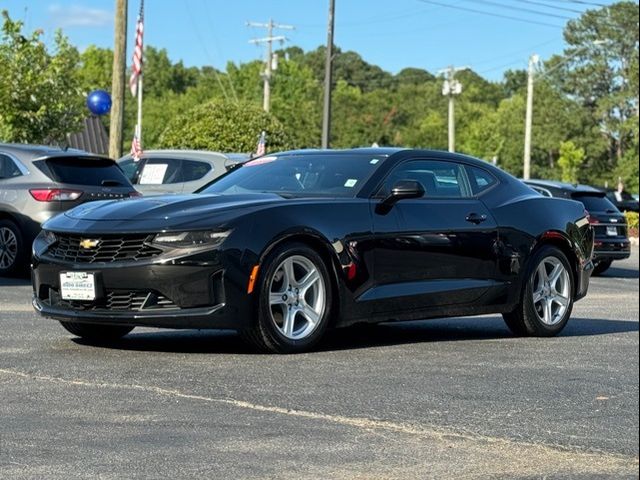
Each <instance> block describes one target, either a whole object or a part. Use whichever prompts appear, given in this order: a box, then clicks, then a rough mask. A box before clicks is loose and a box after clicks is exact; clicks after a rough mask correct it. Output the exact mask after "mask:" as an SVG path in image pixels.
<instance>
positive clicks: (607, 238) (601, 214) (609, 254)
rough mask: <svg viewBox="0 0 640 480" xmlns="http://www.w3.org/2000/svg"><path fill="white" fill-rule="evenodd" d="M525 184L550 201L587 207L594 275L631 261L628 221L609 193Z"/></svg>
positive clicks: (546, 183) (554, 184) (583, 187)
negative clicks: (618, 262)
mask: <svg viewBox="0 0 640 480" xmlns="http://www.w3.org/2000/svg"><path fill="white" fill-rule="evenodd" d="M524 183H526V184H527V185H529V186H530V187H531V188H532V189H534V190H535V191H536V192H538V193H540V194H541V195H544V196H546V197H560V198H570V199H572V200H577V201H579V202H581V203H582V204H583V205H584V208H585V210H587V212H589V217H590V220H589V222H590V223H591V225H593V229H594V232H595V239H594V242H593V243H594V245H593V246H594V249H593V250H594V253H593V263H594V265H595V269H594V271H593V274H594V275H600V274H602V273H604V272H605V271H606V270H607V269H608V268H609V267H610V266H611V263H612V262H613V261H614V260H621V259H624V258H629V256H630V255H631V246H630V243H629V234H628V232H627V219H626V218H625V216H624V215H623V214H622V213H621V212H620V210H618V209H617V208H616V206H615V205H614V204H613V203H611V201H609V199H608V198H607V196H606V194H605V192H603V191H602V190H597V189H595V188H593V187H590V186H588V185H572V184H570V183H562V182H554V181H551V180H525V181H524Z"/></svg>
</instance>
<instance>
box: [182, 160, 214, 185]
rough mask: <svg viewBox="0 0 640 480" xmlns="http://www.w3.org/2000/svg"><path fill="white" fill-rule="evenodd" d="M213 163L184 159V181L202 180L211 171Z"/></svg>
mask: <svg viewBox="0 0 640 480" xmlns="http://www.w3.org/2000/svg"><path fill="white" fill-rule="evenodd" d="M211 168H212V167H211V165H209V164H208V163H205V162H198V161H195V160H182V181H183V182H193V181H195V180H200V179H201V178H202V177H204V176H205V175H206V174H207V173H209V172H210V171H211Z"/></svg>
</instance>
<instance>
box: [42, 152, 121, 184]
mask: <svg viewBox="0 0 640 480" xmlns="http://www.w3.org/2000/svg"><path fill="white" fill-rule="evenodd" d="M33 163H34V165H36V166H37V167H38V168H39V169H40V170H42V172H43V173H44V174H45V175H47V176H48V177H49V178H51V179H52V180H53V181H55V182H58V183H67V184H73V185H92V186H106V187H120V186H128V185H130V183H129V180H127V178H126V177H125V175H124V173H123V172H122V170H120V168H118V165H117V164H116V163H115V162H114V161H113V160H109V159H108V158H83V157H59V158H49V159H47V160H38V161H36V162H33Z"/></svg>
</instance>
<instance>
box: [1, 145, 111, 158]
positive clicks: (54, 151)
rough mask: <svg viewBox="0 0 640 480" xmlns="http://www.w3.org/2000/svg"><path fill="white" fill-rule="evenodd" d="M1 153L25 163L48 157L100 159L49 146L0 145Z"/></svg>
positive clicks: (72, 150)
mask: <svg viewBox="0 0 640 480" xmlns="http://www.w3.org/2000/svg"><path fill="white" fill-rule="evenodd" d="M3 152H4V153H7V154H10V155H13V156H14V157H16V158H18V159H19V160H21V161H25V162H31V161H33V160H37V159H42V158H50V157H68V156H70V155H72V156H87V157H101V156H100V155H95V154H92V153H89V152H85V151H84V150H77V149H75V148H68V149H64V148H61V147H53V146H50V145H28V144H21V143H0V153H3ZM101 158H106V157H101Z"/></svg>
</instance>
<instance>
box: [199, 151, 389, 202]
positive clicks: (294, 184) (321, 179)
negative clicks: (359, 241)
mask: <svg viewBox="0 0 640 480" xmlns="http://www.w3.org/2000/svg"><path fill="white" fill-rule="evenodd" d="M385 158H386V155H371V154H365V153H348V154H344V155H336V154H329V155H327V154H304V155H300V154H297V155H296V154H285V155H272V156H267V157H261V158H257V159H255V160H250V161H249V162H246V163H245V164H244V165H243V166H242V167H240V168H237V169H235V170H232V171H231V172H229V173H228V174H226V175H224V176H222V177H220V178H219V179H217V180H215V181H214V182H213V183H212V184H210V185H209V186H208V187H206V188H205V189H203V190H201V193H217V194H234V193H277V194H279V195H283V196H293V197H296V196H309V195H311V196H315V195H326V196H332V197H355V196H356V194H357V193H358V191H360V188H361V187H362V185H364V183H365V182H366V181H367V179H368V178H369V177H370V176H371V174H372V173H373V172H374V171H375V170H376V168H377V167H378V166H379V165H380V164H381V163H382V161H383V160H384V159H385Z"/></svg>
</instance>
